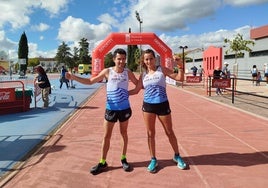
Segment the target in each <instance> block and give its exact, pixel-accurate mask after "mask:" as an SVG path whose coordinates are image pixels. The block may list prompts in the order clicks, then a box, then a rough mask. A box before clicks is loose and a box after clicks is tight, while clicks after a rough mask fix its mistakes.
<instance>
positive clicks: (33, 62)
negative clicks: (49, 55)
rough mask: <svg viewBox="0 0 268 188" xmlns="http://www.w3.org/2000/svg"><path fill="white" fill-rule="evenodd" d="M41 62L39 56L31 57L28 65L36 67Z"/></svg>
mask: <svg viewBox="0 0 268 188" xmlns="http://www.w3.org/2000/svg"><path fill="white" fill-rule="evenodd" d="M39 64H40V60H39V58H29V59H28V66H29V67H35V66H37V65H39Z"/></svg>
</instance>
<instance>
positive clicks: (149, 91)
mask: <svg viewBox="0 0 268 188" xmlns="http://www.w3.org/2000/svg"><path fill="white" fill-rule="evenodd" d="M142 82H143V87H144V99H143V100H144V102H146V103H150V104H157V103H162V102H165V101H167V100H168V98H167V92H166V77H165V75H164V74H163V72H162V70H161V67H158V68H157V70H156V71H155V72H154V73H153V74H145V75H143V80H142Z"/></svg>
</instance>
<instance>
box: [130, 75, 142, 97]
mask: <svg viewBox="0 0 268 188" xmlns="http://www.w3.org/2000/svg"><path fill="white" fill-rule="evenodd" d="M141 89H142V74H141V75H140V77H139V80H138V81H137V84H136V87H135V88H134V89H131V90H129V91H128V93H129V95H135V94H138V93H139V91H140V90H141Z"/></svg>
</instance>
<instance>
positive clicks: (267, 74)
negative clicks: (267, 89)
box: [264, 63, 268, 86]
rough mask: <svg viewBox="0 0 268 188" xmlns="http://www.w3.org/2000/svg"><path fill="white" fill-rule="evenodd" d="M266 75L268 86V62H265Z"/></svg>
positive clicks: (267, 84)
mask: <svg viewBox="0 0 268 188" xmlns="http://www.w3.org/2000/svg"><path fill="white" fill-rule="evenodd" d="M264 77H265V79H266V86H268V65H267V63H265V64H264Z"/></svg>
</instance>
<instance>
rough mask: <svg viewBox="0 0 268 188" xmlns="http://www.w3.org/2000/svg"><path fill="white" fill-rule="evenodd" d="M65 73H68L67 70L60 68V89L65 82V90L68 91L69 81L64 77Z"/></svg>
mask: <svg viewBox="0 0 268 188" xmlns="http://www.w3.org/2000/svg"><path fill="white" fill-rule="evenodd" d="M66 72H68V71H67V69H66V68H65V67H64V66H62V67H61V70H60V89H61V87H62V84H63V82H65V84H66V87H67V89H69V80H68V79H67V78H66V77H65V73H66Z"/></svg>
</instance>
